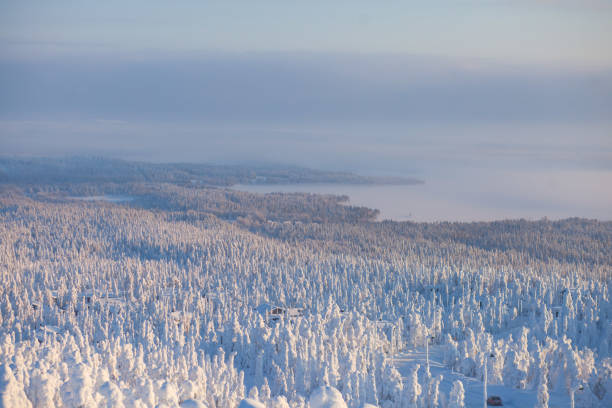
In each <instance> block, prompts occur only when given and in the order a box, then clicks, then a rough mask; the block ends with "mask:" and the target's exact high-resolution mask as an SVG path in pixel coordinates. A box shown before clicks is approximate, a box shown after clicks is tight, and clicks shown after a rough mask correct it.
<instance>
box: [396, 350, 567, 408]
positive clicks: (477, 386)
mask: <svg viewBox="0 0 612 408" xmlns="http://www.w3.org/2000/svg"><path fill="white" fill-rule="evenodd" d="M443 354H444V346H431V347H430V348H429V367H430V372H431V375H432V376H433V377H436V376H438V375H442V376H443V379H442V381H441V382H440V391H441V393H442V394H443V395H446V396H448V394H449V393H450V391H451V387H452V385H453V383H454V382H455V381H456V380H460V381H461V382H462V383H463V387H464V389H465V406H466V407H467V408H472V407H483V405H484V403H483V402H484V401H483V386H484V384H483V382H482V381H480V380H478V379H476V378H472V377H466V376H465V375H463V374H461V373H458V372H456V371H452V370H450V369H449V368H447V367H445V366H444V364H443V363H442V361H443ZM391 360H392V362H393V364H394V365H395V367H396V368H397V370H398V371H399V372H400V374H401V375H402V382H403V383H406V382H407V381H408V376H409V373H410V372H411V370H412V368H413V367H414V365H415V364H419V365H420V366H421V369H420V371H419V373H420V374H421V375H423V376H424V372H425V366H426V363H427V355H426V351H425V349H424V348H419V349H412V350H409V351H405V352H402V353H398V354H396V355H395V356H394V357H393V358H392V359H391ZM487 391H488V396H489V397H490V396H492V395H497V396H500V397H501V399H502V402H503V404H504V405H503V406H504V407H507V408H528V407H535V406H537V392H536V390H535V389H533V390H519V389H516V388H510V387H506V386H503V385H493V384H489V385H488V387H487ZM549 407H550V408H566V407H568V408H569V407H570V399H569V397H568V396H567V395H566V394H565V395H564V394H563V393H553V394H552V395H551V396H550V400H549Z"/></svg>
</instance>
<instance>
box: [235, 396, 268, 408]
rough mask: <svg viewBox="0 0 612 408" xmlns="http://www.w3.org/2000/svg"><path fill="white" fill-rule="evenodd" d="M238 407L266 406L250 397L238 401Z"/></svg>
mask: <svg viewBox="0 0 612 408" xmlns="http://www.w3.org/2000/svg"><path fill="white" fill-rule="evenodd" d="M238 408H266V406H265V405H264V404H263V403H261V402H259V401H256V400H254V399H252V398H245V399H243V400H242V401H240V404H238Z"/></svg>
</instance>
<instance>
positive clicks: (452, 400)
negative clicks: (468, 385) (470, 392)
mask: <svg viewBox="0 0 612 408" xmlns="http://www.w3.org/2000/svg"><path fill="white" fill-rule="evenodd" d="M464 400H465V391H464V389H463V383H462V382H461V380H455V381H454V382H453V387H452V388H451V390H450V393H449V395H448V408H465V401H464Z"/></svg>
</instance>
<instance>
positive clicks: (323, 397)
mask: <svg viewBox="0 0 612 408" xmlns="http://www.w3.org/2000/svg"><path fill="white" fill-rule="evenodd" d="M309 403H310V408H347V406H346V402H344V398H342V394H341V393H340V391H338V390H337V389H335V388H334V387H329V386H322V387H319V388H317V389H316V390H314V391H313V392H312V394H310V400H309Z"/></svg>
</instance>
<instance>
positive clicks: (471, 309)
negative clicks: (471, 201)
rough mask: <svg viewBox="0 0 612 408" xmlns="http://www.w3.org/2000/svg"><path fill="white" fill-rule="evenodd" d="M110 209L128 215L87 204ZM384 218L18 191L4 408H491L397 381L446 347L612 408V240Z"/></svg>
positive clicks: (573, 222) (532, 383) (459, 387)
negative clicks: (402, 365)
mask: <svg viewBox="0 0 612 408" xmlns="http://www.w3.org/2000/svg"><path fill="white" fill-rule="evenodd" d="M112 194H116V195H121V196H124V197H128V198H129V199H127V198H126V199H125V200H116V202H108V200H104V199H91V200H90V199H83V197H85V198H86V197H105V195H112ZM110 201H112V200H110ZM373 216H375V212H374V211H373V210H369V209H364V208H356V207H350V206H347V205H343V203H342V200H341V199H339V198H337V197H328V196H314V195H308V194H269V195H265V196H263V195H257V194H250V193H244V192H237V191H232V190H227V189H222V188H208V187H204V186H200V185H178V184H163V183H148V184H129V183H126V184H71V183H61V184H53V185H33V184H28V185H26V186H24V185H18V184H12V185H11V184H3V185H1V186H0V311H1V315H0V377H1V378H0V395H1V397H0V406H5V407H22V406H23V407H30V406H32V407H132V406H133V407H177V406H181V407H202V406H205V407H208V408H221V407H229V408H233V407H237V406H239V405H240V406H243V407H247V406H255V407H258V406H265V407H271V408H285V407H304V408H306V407H309V406H310V407H312V408H315V407H344V406H346V407H351V408H353V407H354V408H361V407H370V406H375V407H376V406H378V407H388V408H391V407H419V408H421V407H423V408H425V407H427V408H430V407H442V408H450V407H453V408H455V407H463V406H482V405H483V400H482V399H480V400H478V401H476V404H477V405H474V402H473V401H470V400H469V399H468V398H467V397H466V396H465V395H464V385H463V384H462V382H461V381H459V380H458V381H455V382H454V383H453V385H452V389H451V390H450V392H446V391H444V390H442V389H441V388H440V383H441V381H443V378H441V377H440V376H435V375H432V374H431V372H430V370H429V367H428V366H427V365H420V366H419V365H417V364H414V365H413V366H412V368H411V369H410V372H408V373H400V371H399V370H398V367H397V366H396V365H395V364H394V357H395V356H397V355H399V354H400V353H403V352H407V351H409V350H423V349H424V348H430V347H431V348H435V349H436V350H441V352H442V355H443V361H442V363H443V365H444V367H446V369H448V370H449V372H457V373H460V374H461V375H463V376H465V377H466V378H474V379H476V380H478V381H486V382H487V384H490V385H491V386H495V385H500V386H502V385H503V386H505V387H509V388H512V389H517V390H526V391H529V392H533V394H534V395H537V401H538V406H539V407H547V406H549V398H550V396H551V395H556V396H557V397H558V400H561V401H563V402H562V403H563V404H566V405H564V406H570V404H571V403H572V402H571V401H572V400H573V401H574V404H575V406H576V407H609V406H612V304H611V296H612V293H611V289H612V288H611V286H610V283H611V280H610V279H611V277H612V223H609V222H608V223H604V222H598V221H593V220H584V219H569V220H562V221H549V220H541V221H525V220H517V221H500V222H491V223H463V224H462V223H436V224H417V223H409V222H406V223H398V222H391V221H385V222H376V221H373ZM249 404H250V405H249ZM368 404H370V405H368Z"/></svg>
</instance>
